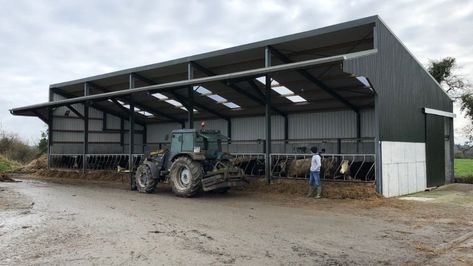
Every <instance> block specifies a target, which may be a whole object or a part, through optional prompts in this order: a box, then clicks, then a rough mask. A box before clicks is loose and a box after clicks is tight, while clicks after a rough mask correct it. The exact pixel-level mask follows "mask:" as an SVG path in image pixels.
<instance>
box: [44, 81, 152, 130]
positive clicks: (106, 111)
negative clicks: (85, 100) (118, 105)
mask: <svg viewBox="0 0 473 266" xmlns="http://www.w3.org/2000/svg"><path fill="white" fill-rule="evenodd" d="M52 90H53V93H56V94H59V95H61V96H64V97H66V98H69V99H70V98H74V97H76V96H74V95H72V94H69V93H67V92H64V91H62V90H61V89H52ZM90 105H91V106H92V107H93V108H95V109H97V110H99V111H101V112H104V113H108V114H111V115H114V116H117V117H120V118H122V119H125V120H128V116H126V115H123V114H120V113H119V112H116V111H114V110H112V109H109V108H107V107H104V106H101V105H99V104H98V103H94V102H91V103H90ZM64 106H67V104H66V105H64ZM122 107H123V106H122ZM140 116H143V115H140ZM143 117H144V116H143ZM135 123H137V124H139V125H142V126H143V125H144V123H142V122H137V121H135Z"/></svg>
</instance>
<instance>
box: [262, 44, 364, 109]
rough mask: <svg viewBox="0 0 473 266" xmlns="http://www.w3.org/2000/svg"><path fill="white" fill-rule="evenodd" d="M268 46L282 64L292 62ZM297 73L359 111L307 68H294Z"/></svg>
mask: <svg viewBox="0 0 473 266" xmlns="http://www.w3.org/2000/svg"><path fill="white" fill-rule="evenodd" d="M268 48H269V49H270V50H271V54H273V55H274V56H276V57H277V58H278V59H279V60H281V61H282V62H283V63H284V64H290V63H294V62H293V61H292V60H291V59H290V58H289V57H287V56H286V55H284V54H283V53H281V52H280V51H279V50H277V49H276V48H274V47H272V46H268ZM295 71H296V72H297V73H299V74H300V75H301V76H303V77H304V78H305V79H307V80H308V81H310V82H312V83H314V84H315V85H317V87H319V88H321V89H322V90H323V91H325V92H327V93H328V94H330V95H331V96H332V97H334V98H335V99H337V100H339V101H340V102H342V103H343V104H344V105H346V106H347V107H349V108H350V109H352V110H353V111H355V112H356V113H358V112H359V108H358V107H356V106H355V105H353V104H352V103H350V102H349V101H348V100H346V99H345V98H343V97H342V96H340V94H338V93H336V92H334V91H333V90H332V89H331V88H329V87H328V86H327V85H325V83H323V82H322V81H320V80H319V79H317V78H316V77H314V76H313V75H312V74H310V73H309V72H308V71H307V70H305V69H296V70H295Z"/></svg>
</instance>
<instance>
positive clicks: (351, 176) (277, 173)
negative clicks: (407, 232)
mask: <svg viewBox="0 0 473 266" xmlns="http://www.w3.org/2000/svg"><path fill="white" fill-rule="evenodd" d="M301 157H302V156H289V155H288V156H284V155H282V156H277V157H273V158H272V162H271V176H273V177H279V178H307V177H308V176H309V171H310V160H311V159H310V157H308V158H304V157H302V158H301ZM347 158H348V157H343V156H326V157H325V156H323V157H322V166H321V169H320V177H321V178H322V179H333V180H363V181H372V180H374V176H375V171H374V162H373V160H365V159H363V158H361V159H360V158H356V157H351V158H348V159H347ZM51 159H52V160H51V166H52V167H53V168H66V169H81V168H82V156H80V155H71V156H60V157H54V156H52V157H51ZM136 159H137V160H136V162H135V163H136V165H138V164H139V160H140V158H138V157H137V158H136ZM232 164H233V165H235V166H238V167H240V168H242V169H243V170H244V172H245V174H246V175H249V176H262V175H264V174H265V163H264V157H263V156H238V155H237V156H236V157H235V158H234V159H233V160H232ZM127 165H128V156H127V155H94V156H89V157H88V160H87V166H88V169H91V170H116V169H117V168H118V167H120V168H127Z"/></svg>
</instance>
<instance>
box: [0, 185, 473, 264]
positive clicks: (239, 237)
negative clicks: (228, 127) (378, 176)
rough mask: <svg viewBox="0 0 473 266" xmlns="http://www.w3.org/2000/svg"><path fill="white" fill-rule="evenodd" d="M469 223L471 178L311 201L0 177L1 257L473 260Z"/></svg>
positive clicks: (50, 260) (51, 260) (41, 260)
mask: <svg viewBox="0 0 473 266" xmlns="http://www.w3.org/2000/svg"><path fill="white" fill-rule="evenodd" d="M19 178H20V179H21V178H22V177H21V176H20V177H19ZM472 231H473V185H461V184H454V185H449V186H446V187H444V188H441V189H438V190H434V191H431V192H422V193H417V194H414V195H409V196H408V197H407V198H406V200H401V199H375V200H334V199H321V200H314V199H307V198H305V197H300V196H289V195H283V194H268V193H257V192H245V191H230V192H229V193H228V194H225V195H217V194H205V195H202V196H200V197H198V198H192V199H186V198H178V197H175V196H174V195H173V194H172V192H171V191H170V190H169V189H166V188H161V189H158V192H156V193H154V194H139V193H137V192H132V191H129V190H127V188H126V186H125V185H123V184H111V183H93V182H92V183H91V182H90V181H87V182H86V181H80V180H59V179H55V180H51V179H48V180H39V179H23V180H22V182H17V183H0V251H1V252H0V264H1V265H37V264H40V265H43V264H53V265H76V264H79V265H84V264H86V265H89V264H95V265H105V264H107V265H108V264H112V265H130V264H133V265H222V264H234V265H314V264H315V265H353V264H358V265H380V264H381V265H383V264H385V265H390V264H394V265H399V264H401V265H402V264H405V265H426V264H427V265H429V264H430V265H471V264H473V234H472Z"/></svg>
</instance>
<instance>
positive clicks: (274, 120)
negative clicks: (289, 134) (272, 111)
mask: <svg viewBox="0 0 473 266" xmlns="http://www.w3.org/2000/svg"><path fill="white" fill-rule="evenodd" d="M271 136H272V138H273V139H284V118H283V117H282V116H272V117H271ZM264 138H265V128H264V117H263V116H258V117H244V118H233V119H232V139H233V140H256V139H264Z"/></svg>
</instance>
